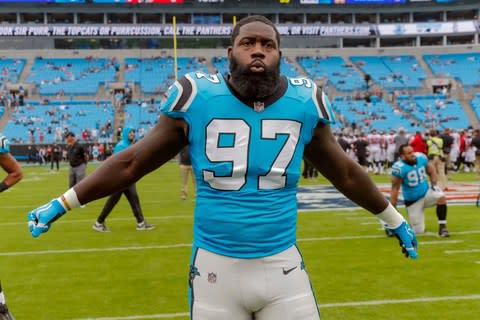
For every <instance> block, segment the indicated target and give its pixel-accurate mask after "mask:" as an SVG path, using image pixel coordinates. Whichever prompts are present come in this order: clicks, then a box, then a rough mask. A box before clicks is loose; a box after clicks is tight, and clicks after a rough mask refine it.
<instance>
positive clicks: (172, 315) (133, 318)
mask: <svg viewBox="0 0 480 320" xmlns="http://www.w3.org/2000/svg"><path fill="white" fill-rule="evenodd" d="M461 300H480V294H472V295H465V296H443V297H423V298H412V299H392V300H389V299H385V300H367V301H350V302H337V303H325V304H319V305H318V306H319V307H320V310H321V309H326V308H349V307H364V306H379V305H389V304H412V303H430V302H442V301H461ZM189 315H190V313H188V312H179V313H158V314H149V315H132V316H124V317H103V318H81V319H76V320H141V319H175V318H186V317H188V316H189Z"/></svg>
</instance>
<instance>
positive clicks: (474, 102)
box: [471, 93, 480, 119]
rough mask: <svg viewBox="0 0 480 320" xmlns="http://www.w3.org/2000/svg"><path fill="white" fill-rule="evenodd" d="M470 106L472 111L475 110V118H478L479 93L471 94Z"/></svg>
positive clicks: (479, 109) (479, 111) (479, 115)
mask: <svg viewBox="0 0 480 320" xmlns="http://www.w3.org/2000/svg"><path fill="white" fill-rule="evenodd" d="M471 107H472V109H473V111H474V112H475V115H476V116H477V119H480V93H476V94H475V95H474V96H473V99H472V101H471Z"/></svg>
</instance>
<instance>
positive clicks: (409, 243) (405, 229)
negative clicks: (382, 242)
mask: <svg viewBox="0 0 480 320" xmlns="http://www.w3.org/2000/svg"><path fill="white" fill-rule="evenodd" d="M391 230H392V231H393V233H394V234H395V236H396V237H397V239H398V241H399V242H400V247H402V253H403V255H404V256H405V257H406V258H408V257H410V258H411V259H413V260H415V259H417V257H418V254H417V247H418V243H417V237H416V236H415V232H414V231H413V230H412V228H411V227H410V225H409V224H408V223H407V221H403V222H402V224H401V225H400V226H398V227H397V228H395V229H391Z"/></svg>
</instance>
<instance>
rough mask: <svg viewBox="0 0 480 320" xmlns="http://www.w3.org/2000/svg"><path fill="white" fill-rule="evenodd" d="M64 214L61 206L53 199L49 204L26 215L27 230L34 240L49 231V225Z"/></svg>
mask: <svg viewBox="0 0 480 320" xmlns="http://www.w3.org/2000/svg"><path fill="white" fill-rule="evenodd" d="M65 212H66V210H65V208H64V207H63V206H62V204H61V203H60V202H59V201H58V200H57V199H53V200H52V201H50V202H49V203H47V204H45V205H43V206H41V207H38V208H37V209H34V210H32V211H30V212H29V213H28V230H30V233H31V234H32V237H34V238H36V237H38V236H39V235H41V234H42V233H45V232H47V231H48V230H49V229H50V226H51V223H52V222H54V221H55V220H57V219H58V218H60V217H61V216H63V214H64V213H65Z"/></svg>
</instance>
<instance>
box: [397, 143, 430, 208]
mask: <svg viewBox="0 0 480 320" xmlns="http://www.w3.org/2000/svg"><path fill="white" fill-rule="evenodd" d="M415 156H416V158H417V163H416V164H414V165H410V164H408V163H406V162H404V161H403V160H398V161H397V162H395V163H394V164H393V167H392V175H393V176H396V177H399V178H401V179H402V193H403V198H404V199H405V200H406V201H416V200H418V199H420V198H423V197H424V196H425V195H426V194H427V191H428V174H427V165H428V159H427V156H425V155H424V154H423V153H421V152H415Z"/></svg>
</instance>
